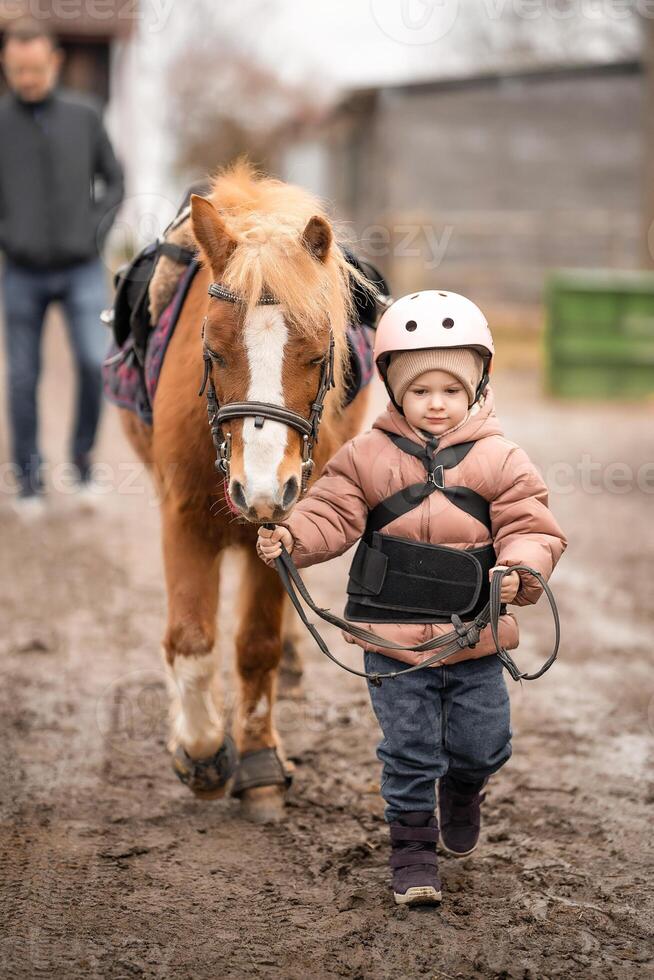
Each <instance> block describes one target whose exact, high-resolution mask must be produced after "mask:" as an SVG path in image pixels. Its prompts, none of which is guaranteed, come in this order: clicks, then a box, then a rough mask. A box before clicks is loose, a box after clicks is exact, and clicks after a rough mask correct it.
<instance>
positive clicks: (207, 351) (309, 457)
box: [198, 282, 335, 496]
mask: <svg viewBox="0 0 654 980" xmlns="http://www.w3.org/2000/svg"><path fill="white" fill-rule="evenodd" d="M209 296H211V297H213V298H214V299H220V300H223V301H224V302H226V303H233V304H235V305H243V304H244V303H245V300H244V299H243V298H242V297H241V296H238V295H237V294H236V293H233V292H232V291H231V290H229V289H227V288H226V287H225V286H223V285H221V283H218V282H212V283H211V285H210V286H209ZM276 303H277V301H276V299H275V298H274V297H273V296H271V295H270V294H269V293H264V294H263V295H262V296H261V297H260V299H259V301H258V303H257V305H258V306H273V305H275V304H276ZM206 322H207V318H206V317H205V318H204V323H203V324H202V356H203V358H204V375H203V378H202V385H201V386H200V390H199V392H198V395H200V396H201V395H203V394H204V393H205V391H206V395H207V416H208V419H209V428H210V430H211V438H212V439H213V444H214V448H215V450H216V462H215V467H216V469H217V470H218V471H219V472H221V473H223V474H224V476H225V479H226V480H227V481H229V464H230V459H231V455H232V437H231V433H230V432H227V433H224V432H223V423H224V422H227V421H228V420H229V419H243V418H254V425H255V427H256V428H257V429H261V428H263V425H264V422H265V421H266V419H269V420H270V421H271V422H282V423H283V424H284V425H287V426H289V428H291V429H295V431H296V432H299V434H300V435H301V436H302V479H301V485H300V496H303V495H304V494H305V493H306V492H307V489H308V486H309V478H310V476H311V473H312V471H313V467H314V461H313V450H314V446H315V444H316V443H317V442H318V430H319V428H320V420H321V417H322V413H323V409H324V402H325V397H326V395H327V392H328V391H329V390H330V388H333V387H334V386H335V380H334V334H333V332H332V330H331V327H330V330H329V347H328V349H327V351H326V352H325V357H324V359H323V362H322V370H321V373H320V382H319V384H318V391H317V393H316V397H315V399H314V401H313V402H312V404H311V414H310V416H309V418H308V419H307V418H305V417H304V416H303V415H300V414H299V412H294V411H293V410H292V409H290V408H286V407H285V406H284V405H275V404H273V403H272V402H254V401H243V402H228V403H227V404H226V405H220V404H219V403H218V396H217V395H216V387H215V385H214V381H213V371H212V369H213V361H214V359H215V356H216V355H215V353H214V352H213V351H212V350H211V348H210V347H209V346H208V345H207V342H206V340H205V327H206Z"/></svg>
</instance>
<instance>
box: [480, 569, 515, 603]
mask: <svg viewBox="0 0 654 980" xmlns="http://www.w3.org/2000/svg"><path fill="white" fill-rule="evenodd" d="M504 568H506V565H495V567H494V568H491V570H490V572H489V573H488V578H489V581H492V580H493V572H494V571H495V570H496V569H504ZM519 588H520V576H519V575H518V573H517V572H511V574H510V575H505V576H504V578H503V579H502V593H501V599H502V602H513V600H514V599H515V597H516V596H517V594H518V589H519Z"/></svg>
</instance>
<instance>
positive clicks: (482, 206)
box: [283, 60, 644, 305]
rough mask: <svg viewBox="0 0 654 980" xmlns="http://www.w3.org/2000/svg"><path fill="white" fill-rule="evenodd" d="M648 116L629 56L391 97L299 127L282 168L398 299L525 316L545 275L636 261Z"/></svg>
mask: <svg viewBox="0 0 654 980" xmlns="http://www.w3.org/2000/svg"><path fill="white" fill-rule="evenodd" d="M643 115H644V105H643V85H642V73H641V67H640V63H639V62H638V61H637V60H628V61H623V62H619V63H615V64H610V65H601V66H583V67H580V68H577V69H575V68H552V69H549V70H547V71H543V70H537V71H532V72H520V73H515V74H501V73H496V74H485V75H481V76H474V75H471V76H470V77H468V78H466V79H457V80H454V81H446V80H443V81H434V82H428V83H419V84H415V85H401V86H385V87H381V88H375V89H367V90H361V91H358V92H354V93H352V94H351V95H350V96H348V97H347V98H345V99H344V100H343V101H342V102H341V103H340V104H339V105H338V106H337V107H336V108H335V109H334V111H333V112H332V113H331V114H330V115H329V116H328V117H327V118H325V119H324V120H323V121H322V123H321V125H320V126H319V127H317V128H314V129H312V130H309V131H307V130H302V129H299V130H296V131H295V132H294V133H293V135H292V137H291V138H290V141H289V147H288V149H287V151H286V154H285V160H284V163H283V168H284V170H285V171H286V173H287V174H289V175H292V176H293V177H294V178H295V179H298V178H299V179H301V180H303V182H309V183H312V184H313V185H314V186H315V187H316V189H317V190H318V191H320V192H321V193H322V194H323V195H324V196H326V197H327V198H329V199H330V200H333V201H334V202H335V204H336V210H337V211H338V212H340V213H341V214H348V215H350V216H351V218H352V221H353V228H354V233H355V235H356V237H357V239H358V240H359V241H360V243H361V245H362V246H363V248H364V249H365V250H366V251H368V252H369V254H370V255H371V256H374V257H376V258H377V260H378V261H379V262H380V263H381V264H382V265H383V266H384V268H385V270H386V271H387V272H388V274H389V276H390V278H391V280H392V281H393V283H394V288H395V290H396V292H400V293H401V292H402V291H403V290H404V289H413V288H419V287H426V286H429V285H430V284H433V283H434V282H439V283H440V284H443V283H445V284H446V285H447V287H448V288H450V289H454V290H458V291H462V292H466V291H467V292H474V293H475V294H476V295H478V296H479V297H480V299H483V300H484V301H485V302H487V303H492V304H496V305H503V304H518V305H531V304H536V303H538V302H539V301H540V298H541V292H542V285H543V277H544V274H545V272H546V271H547V269H549V268H551V267H553V266H593V267H594V266H606V267H611V268H630V267H634V266H637V265H638V262H639V258H640V254H639V252H640V234H641V231H642V228H641V192H642V177H641V145H642V129H643Z"/></svg>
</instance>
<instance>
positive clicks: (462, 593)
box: [345, 432, 497, 623]
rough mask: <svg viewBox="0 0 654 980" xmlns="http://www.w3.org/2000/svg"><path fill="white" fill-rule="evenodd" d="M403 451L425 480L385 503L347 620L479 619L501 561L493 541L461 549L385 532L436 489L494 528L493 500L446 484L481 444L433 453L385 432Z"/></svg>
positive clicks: (370, 531) (359, 560)
mask: <svg viewBox="0 0 654 980" xmlns="http://www.w3.org/2000/svg"><path fill="white" fill-rule="evenodd" d="M385 435H387V436H388V437H389V439H391V441H392V442H394V443H395V445H396V446H397V447H398V448H399V449H401V450H402V451H403V452H406V453H409V454H410V455H411V456H415V457H417V458H418V459H420V460H422V462H423V463H424V465H425V469H426V471H427V481H426V482H425V483H414V484H412V485H411V486H408V487H405V488H404V489H402V490H399V491H398V492H397V493H394V494H393V495H392V496H391V497H387V498H386V499H385V500H382V501H380V503H378V504H377V505H376V507H373V509H372V510H371V511H370V513H369V514H368V521H367V524H366V529H365V531H364V533H363V536H362V538H361V541H360V543H359V546H358V548H357V550H356V553H355V555H354V559H353V561H352V565H351V567H350V578H349V582H348V586H347V593H348V603H347V606H346V608H345V618H346V619H349V620H351V621H352V622H366V623H448V622H450V619H451V616H452V615H453V614H455V613H456V614H457V615H458V616H461V617H462V618H463V617H465V618H466V619H474V617H475V616H476V615H477V614H478V613H479V612H481V610H482V609H483V608H484V606H485V605H486V603H487V602H488V599H489V596H490V582H489V578H488V573H489V571H490V569H491V568H493V566H494V565H495V564H496V561H497V559H496V555H495V549H494V548H493V545H492V544H489V545H486V546H484V547H482V548H473V549H471V550H465V551H464V550H462V549H461V548H451V547H447V546H446V545H434V544H423V543H422V542H419V541H413V540H411V539H408V538H398V537H394V536H393V535H391V534H382V533H381V529H382V528H383V527H385V526H386V525H387V524H390V522H391V521H393V520H395V518H397V517H400V516H401V515H402V514H407V513H409V511H411V510H413V509H414V507H418V506H419V505H420V504H421V503H422V502H423V500H426V498H427V497H428V496H430V494H432V493H434V492H435V491H436V490H438V491H439V492H440V493H442V494H444V495H445V496H446V497H447V498H448V500H450V501H451V502H452V503H453V504H455V506H457V507H460V508H461V509H462V510H464V511H466V513H468V514H470V515H471V516H472V517H474V518H476V519H477V520H478V521H481V523H482V524H484V525H485V527H487V528H488V530H489V532H490V531H491V520H490V508H489V505H488V501H487V500H485V499H484V498H483V497H482V496H481V495H480V494H478V493H476V492H475V491H474V490H470V489H468V487H446V486H445V481H444V471H445V470H448V469H451V468H452V467H454V466H457V465H458V464H459V463H460V462H461V460H462V459H464V458H465V457H466V456H467V454H468V453H469V452H470V450H471V449H472V447H473V446H474V445H475V443H474V442H462V443H459V444H458V445H456V446H448V447H447V448H446V449H443V450H441V451H440V452H436V453H435V452H434V449H435V447H436V445H437V440H435V439H434V440H431V441H430V443H429V444H428V445H427V447H423V446H421V445H419V444H418V443H415V442H412V441H411V440H410V439H405V438H404V437H403V436H399V435H395V434H394V433H389V432H387V433H385Z"/></svg>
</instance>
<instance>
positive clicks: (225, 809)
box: [0, 323, 654, 980]
mask: <svg viewBox="0 0 654 980" xmlns="http://www.w3.org/2000/svg"><path fill="white" fill-rule="evenodd" d="M46 357H47V365H48V367H47V373H46V378H45V381H44V385H43V390H42V396H43V397H42V412H43V418H44V432H45V444H46V447H47V451H48V455H49V458H50V462H51V463H52V464H56V463H58V462H61V461H62V460H63V459H65V437H66V431H67V429H66V427H67V420H68V417H69V414H70V407H71V394H70V385H71V382H70V363H69V359H68V356H67V354H66V352H65V347H64V345H63V343H62V338H61V334H60V331H59V328H58V326H57V324H56V323H54V324H52V325H51V329H50V331H49V335H48V342H47V352H46ZM495 389H496V396H497V400H498V409H499V412H500V413H501V416H502V417H503V421H504V424H505V429H506V432H507V434H508V435H509V436H510V437H512V438H514V439H516V440H517V441H519V442H521V443H523V444H524V446H525V447H526V449H527V450H528V451H529V452H530V454H531V455H532V458H533V459H534V460H535V462H536V463H538V464H539V465H540V466H541V467H542V468H543V469H544V471H545V472H546V475H547V478H548V480H549V482H550V483H551V484H552V483H557V481H558V490H557V491H556V492H553V493H552V506H553V509H554V510H555V512H556V514H557V516H558V518H559V520H560V522H561V524H562V525H563V527H564V528H565V529H566V531H567V532H568V534H569V539H570V544H569V550H568V552H567V554H566V555H565V557H564V559H563V561H562V563H561V565H560V567H559V569H558V570H557V572H556V574H555V576H554V578H553V581H552V585H553V588H554V590H555V592H556V595H557V599H558V602H559V606H560V610H561V614H562V622H563V645H562V650H561V659H560V661H559V663H558V664H557V665H556V666H555V668H554V669H553V670H552V671H551V672H550V673H549V674H548V675H547V676H546V677H545V678H543V679H542V680H540V681H539V682H537V683H534V684H533V685H529V684H525V685H524V686H522V687H521V686H519V685H516V684H514V683H513V682H512V681H510V680H509V681H508V683H509V685H510V690H511V696H512V703H513V728H514V755H513V758H512V760H511V761H510V763H509V764H508V765H507V766H506V767H505V768H504V770H503V771H502V772H501V773H500V774H498V775H497V776H496V777H495V778H494V780H493V782H492V785H491V787H490V791H489V795H488V801H487V803H486V806H485V825H484V829H483V839H482V843H481V846H480V848H479V850H478V852H477V853H476V854H475V855H474V856H472V857H471V858H468V859H466V860H464V861H456V860H453V859H449V858H447V857H444V858H443V860H442V874H443V879H444V899H443V904H442V907H441V908H440V909H438V910H435V909H416V910H411V911H408V910H406V909H404V910H403V909H398V908H396V907H394V905H393V904H392V900H391V896H390V894H389V890H388V883H387V870H386V857H387V832H386V829H385V825H384V823H383V819H382V808H383V805H382V800H381V798H380V797H379V794H378V788H377V787H378V775H379V768H380V766H379V763H378V761H377V759H376V756H375V746H376V742H377V740H378V730H377V727H376V723H375V721H374V717H373V715H372V712H371V709H370V708H369V706H368V703H367V693H366V689H365V686H364V683H363V681H361V680H359V679H357V678H354V677H352V676H350V675H347V674H345V673H343V672H339V671H337V669H336V668H335V667H333V666H332V665H331V664H330V663H328V662H327V661H324V660H323V659H321V655H320V654H319V653H318V651H317V650H315V649H313V647H312V646H311V644H310V643H309V642H308V641H307V642H306V643H305V645H304V649H305V653H306V676H305V697H304V699H303V700H299V701H294V700H289V699H285V700H281V701H280V702H279V704H278V706H277V707H278V710H277V724H278V727H279V729H280V731H281V732H282V734H283V736H284V739H285V745H286V747H287V750H288V753H289V755H290V757H291V758H292V759H293V760H294V762H295V764H296V767H297V768H296V778H295V783H294V786H293V788H292V789H291V791H290V794H289V797H288V817H287V820H286V822H285V823H284V824H283V825H280V826H266V827H258V826H253V825H251V824H248V823H246V822H245V821H244V820H243V819H242V818H241V816H240V814H239V805H238V803H237V802H236V801H234V800H230V799H227V800H220V801H216V802H213V803H204V804H203V803H200V802H198V801H196V800H195V799H194V798H192V797H191V796H190V795H189V794H188V793H187V791H186V790H185V789H184V788H183V787H182V786H181V784H179V783H178V782H177V780H176V779H175V778H174V776H173V775H172V773H171V771H170V768H169V762H168V759H167V756H166V753H165V750H164V739H165V725H166V698H165V693H164V684H163V673H162V670H161V667H160V662H159V639H160V635H161V632H162V626H163V618H164V594H163V589H162V577H161V569H160V558H159V539H158V518H157V509H156V501H155V500H154V498H153V495H152V492H151V491H150V490H149V489H148V483H147V479H145V478H144V477H143V475H142V474H141V473H140V471H139V469H138V467H137V466H136V465H135V462H134V458H133V456H132V455H131V453H130V451H129V450H128V449H127V447H126V445H125V443H124V441H123V439H122V437H121V435H120V432H119V429H118V426H117V422H116V417H115V415H114V414H113V412H112V411H107V413H106V414H105V418H104V424H103V430H102V440H101V447H100V452H99V457H100V458H101V459H102V460H105V461H107V462H108V466H109V468H108V469H107V470H106V471H105V472H104V474H103V478H104V479H105V481H106V482H107V483H108V484H109V485H110V486H111V487H112V489H111V492H109V493H108V494H107V495H106V496H103V497H102V498H101V500H100V502H99V504H98V506H97V507H96V508H95V510H89V509H83V508H81V507H80V506H79V505H78V504H76V503H75V501H74V499H73V498H71V496H70V494H67V493H64V492H62V489H60V490H59V491H57V490H54V489H53V490H52V493H51V505H50V511H49V515H48V516H47V518H45V519H43V520H41V521H40V522H39V523H36V524H33V525H31V526H28V527H25V526H23V525H21V524H19V523H18V522H17V520H16V518H15V517H14V516H13V514H12V512H11V510H10V508H9V499H8V494H7V493H6V492H2V493H0V544H1V581H0V621H1V624H2V626H1V629H0V656H1V659H0V664H1V668H0V673H1V676H0V699H1V701H2V705H1V710H2V739H3V744H2V751H1V753H0V766H1V772H0V794H1V798H2V845H1V853H2V858H1V861H2V864H1V877H2V891H3V898H2V908H1V910H0V922H1V926H0V928H1V931H2V935H1V940H0V975H1V976H2V977H10V978H18V977H20V978H33V977H41V976H43V977H66V978H77V977H91V978H95V977H98V978H100V977H102V978H104V977H107V978H112V980H114V978H116V980H117V978H131V977H143V978H173V977H175V978H177V977H180V978H186V977H189V978H205V977H206V978H209V977H211V978H216V977H217V978H237V977H238V978H240V977H289V978H295V977H297V978H300V977H306V976H312V977H315V978H322V977H354V978H404V977H407V978H408V977H430V978H446V977H516V978H518V977H521V978H527V977H529V978H538V980H545V978H548V977H593V978H597V977H602V978H631V977H635V976H645V975H647V974H648V973H649V975H652V974H651V972H650V971H651V970H652V946H651V939H650V937H651V934H652V907H651V871H652V864H651V853H650V854H648V848H649V847H650V846H651V828H652V808H653V804H654V787H653V784H652V782H651V755H650V752H651V747H652V741H653V735H654V681H653V674H652V652H651V634H652V627H653V626H654V608H653V606H654V602H653V598H652V584H651V583H652V578H653V575H652V573H653V571H654V558H653V555H654V521H653V520H652V515H653V506H654V493H653V492H652V491H654V472H652V465H651V461H652V460H653V459H654V453H653V449H654V446H653V442H654V440H653V438H652V432H653V431H654V429H653V421H654V405H652V404H650V405H649V406H642V405H641V406H629V405H616V406H608V405H606V406H586V407H579V406H564V405H561V404H559V403H554V402H549V401H547V400H546V399H544V398H543V397H542V396H541V395H539V394H537V392H538V391H539V381H538V378H537V377H536V376H535V375H529V376H520V375H517V374H511V373H504V374H502V373H500V374H499V375H498V377H497V380H496V384H495ZM375 401H376V405H379V404H380V397H379V393H377V394H376V396H375ZM3 433H4V434H3V435H2V437H1V438H0V461H6V459H7V439H6V431H5V429H3ZM648 462H649V463H650V469H649V471H648V470H647V469H645V468H644V465H645V464H646V463H648ZM611 463H620V464H624V466H623V468H622V469H618V470H617V471H616V468H615V466H614V467H613V469H611V468H610V466H609V464H611ZM2 473H3V486H2V489H3V490H5V488H6V484H7V481H6V479H5V476H6V467H4V468H3V469H2ZM64 477H65V473H62V472H61V469H60V468H57V467H56V466H54V468H53V469H52V471H51V473H50V481H51V484H55V485H57V486H60V487H63V481H64ZM639 480H640V487H639V486H638V481H639ZM612 481H613V482H612ZM647 481H648V482H647ZM346 567H347V560H346V559H345V558H343V559H341V560H339V561H338V562H335V563H333V565H332V566H331V567H325V566H323V567H322V568H321V569H314V570H312V572H310V573H308V576H307V578H308V581H309V583H310V585H311V586H312V587H313V588H314V589H315V591H316V593H317V594H318V595H319V596H320V597H321V599H322V600H324V602H325V604H330V603H331V604H333V605H334V606H335V607H339V606H341V605H342V595H341V590H342V589H343V587H344V583H345V578H344V576H345V570H346ZM234 571H235V572H236V565H235V566H234ZM226 578H227V579H229V578H230V576H229V575H227V576H226ZM231 579H232V580H231V581H230V582H228V587H227V591H226V593H225V595H224V596H223V604H222V607H221V610H222V612H221V614H222V615H227V616H228V615H229V610H230V607H231V604H232V601H233V594H234V589H235V588H236V581H237V579H236V575H235V574H234V575H232V576H231ZM521 621H522V624H523V636H524V638H525V639H524V644H523V647H522V650H521V656H522V663H524V664H530V665H535V664H536V662H537V660H538V656H539V655H542V654H544V653H545V652H546V649H547V645H548V643H549V640H550V622H549V619H548V611H547V609H546V608H545V606H543V607H542V608H541V607H540V606H539V607H537V608H535V609H528V610H526V611H523V612H522V614H521ZM332 641H333V644H334V648H335V651H336V652H337V653H339V654H341V655H343V656H344V657H347V658H348V659H349V661H350V662H351V663H353V664H355V663H357V659H358V658H357V654H356V652H355V651H353V650H352V648H351V647H348V646H347V645H346V644H345V643H344V642H343V641H342V640H341V639H340V637H338V636H337V635H334V634H332ZM221 650H222V654H223V659H222V662H223V671H224V677H225V697H226V699H227V701H228V702H229V699H230V691H231V671H232V664H231V646H230V636H229V633H228V631H225V632H224V633H223V635H222V636H221Z"/></svg>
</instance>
